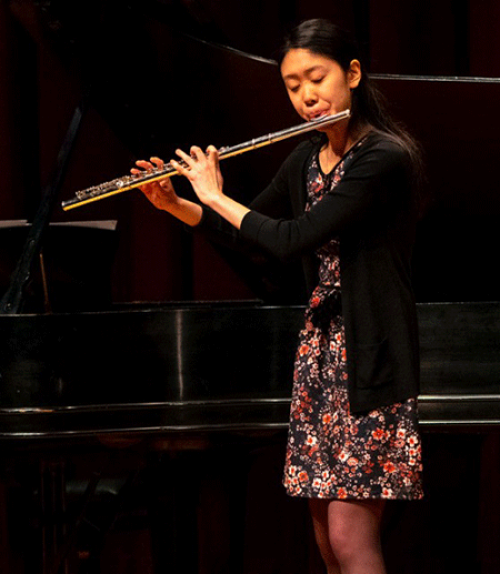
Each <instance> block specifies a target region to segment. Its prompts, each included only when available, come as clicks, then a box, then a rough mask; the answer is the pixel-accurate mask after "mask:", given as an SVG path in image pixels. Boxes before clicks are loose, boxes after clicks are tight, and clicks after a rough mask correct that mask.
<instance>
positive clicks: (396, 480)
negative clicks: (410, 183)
mask: <svg viewBox="0 0 500 574" xmlns="http://www.w3.org/2000/svg"><path fill="white" fill-rule="evenodd" d="M362 143H363V141H360V142H358V144H357V145H356V146H354V147H353V148H352V149H351V150H350V152H348V154H347V155H346V156H344V158H343V159H342V160H341V161H340V162H339V164H337V166H336V167H335V168H334V170H333V171H332V172H331V173H330V174H328V175H327V176H325V175H324V174H323V173H322V171H321V168H320V165H319V159H318V156H317V155H316V156H315V157H314V158H313V159H312V161H311V163H310V166H309V169H308V177H307V193H308V202H307V206H306V210H308V209H310V208H311V206H312V205H314V204H315V203H316V202H318V201H321V199H322V197H323V195H324V194H325V193H335V187H336V186H337V185H338V183H339V182H340V181H341V179H342V177H343V175H344V172H345V169H346V165H347V163H348V162H349V161H350V160H351V159H352V157H353V156H354V154H355V153H356V151H357V150H358V149H359V147H360V146H361V145H362ZM317 255H318V257H319V262H320V266H319V283H318V285H317V287H316V289H315V290H314V292H313V293H312V295H311V298H310V300H309V305H308V307H307V309H306V312H305V326H304V328H303V330H302V331H301V332H300V336H299V344H298V350H297V355H296V361H295V368H294V381H293V392H292V404H291V412H290V427H289V435H288V447H287V453H286V462H285V470H284V478H283V483H284V486H285V488H286V491H287V492H288V494H289V495H291V496H299V497H307V498H327V499H373V498H377V499H380V498H384V499H399V500H410V499H419V498H422V496H423V492H422V481H421V473H422V462H421V441H420V435H419V432H418V418H417V402H416V399H409V400H407V401H404V402H402V403H396V404H393V405H390V406H385V407H381V408H379V409H376V410H373V411H370V412H368V413H366V414H362V415H357V414H352V413H351V412H350V409H349V398H348V391H347V365H346V349H345V334H344V325H343V319H342V313H341V302H340V281H341V277H340V266H339V243H338V241H337V240H336V239H332V240H331V241H329V242H328V243H327V244H326V245H324V246H323V247H321V248H320V249H318V250H317Z"/></svg>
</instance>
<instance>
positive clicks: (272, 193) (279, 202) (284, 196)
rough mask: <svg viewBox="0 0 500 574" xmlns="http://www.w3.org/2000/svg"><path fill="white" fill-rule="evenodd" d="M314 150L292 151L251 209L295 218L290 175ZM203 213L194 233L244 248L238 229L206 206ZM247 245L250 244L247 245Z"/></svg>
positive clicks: (304, 147) (272, 216)
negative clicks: (289, 184) (304, 157)
mask: <svg viewBox="0 0 500 574" xmlns="http://www.w3.org/2000/svg"><path fill="white" fill-rule="evenodd" d="M310 147H311V146H310V145H304V143H302V144H299V145H298V146H297V147H296V148H295V150H293V151H292V153H291V154H290V155H289V156H288V157H287V158H286V159H285V161H284V162H283V164H282V165H281V167H280V169H279V170H278V172H277V173H276V175H275V176H274V177H273V179H272V181H271V182H270V184H269V185H268V186H267V187H266V188H265V189H264V190H263V191H262V192H261V193H260V194H259V195H257V196H256V197H255V198H254V199H253V200H252V201H251V203H250V204H249V208H250V209H251V210H252V211H255V212H256V213H260V214H261V215H263V216H265V217H269V218H277V217H278V218H279V217H291V216H292V206H291V202H290V192H289V186H288V182H289V174H290V171H291V169H293V167H294V166H295V165H297V162H298V163H299V164H302V163H303V161H304V160H303V159H298V158H299V157H300V158H302V156H304V155H308V154H309V153H310ZM202 210H203V212H202V218H201V221H200V223H199V224H198V225H197V226H195V227H194V228H190V230H191V231H194V232H201V233H203V234H205V235H206V236H208V237H209V238H210V239H212V240H214V241H216V242H217V243H221V244H223V245H226V246H229V247H232V248H239V247H243V246H242V245H240V244H241V240H242V239H243V240H244V238H243V237H242V236H241V234H240V232H239V231H238V230H237V229H236V228H235V227H233V226H232V225H231V224H230V223H229V222H228V221H226V220H225V219H224V218H222V217H221V216H220V215H219V214H218V213H216V212H215V211H213V210H212V209H210V208H209V207H207V206H204V205H202ZM243 243H247V242H245V241H243ZM247 245H248V243H247ZM254 245H255V244H254Z"/></svg>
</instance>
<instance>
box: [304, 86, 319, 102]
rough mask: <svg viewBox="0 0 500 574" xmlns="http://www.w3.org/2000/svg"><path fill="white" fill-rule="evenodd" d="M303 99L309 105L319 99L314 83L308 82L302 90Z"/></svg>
mask: <svg viewBox="0 0 500 574" xmlns="http://www.w3.org/2000/svg"><path fill="white" fill-rule="evenodd" d="M302 99H303V101H304V103H305V104H306V105H308V106H312V105H313V104H315V103H316V102H317V101H318V95H317V93H316V90H315V88H314V85H313V84H310V83H308V84H306V85H305V86H304V88H303V91H302Z"/></svg>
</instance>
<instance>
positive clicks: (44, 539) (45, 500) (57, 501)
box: [39, 459, 68, 574]
mask: <svg viewBox="0 0 500 574" xmlns="http://www.w3.org/2000/svg"><path fill="white" fill-rule="evenodd" d="M39 496H40V511H41V523H40V526H41V529H40V535H41V545H42V574H67V572H68V564H67V560H66V557H65V556H62V555H61V554H60V551H61V548H62V547H63V543H64V540H65V537H66V486H65V462H64V461H63V460H62V459H61V460H50V461H46V460H42V461H41V462H40V493H39Z"/></svg>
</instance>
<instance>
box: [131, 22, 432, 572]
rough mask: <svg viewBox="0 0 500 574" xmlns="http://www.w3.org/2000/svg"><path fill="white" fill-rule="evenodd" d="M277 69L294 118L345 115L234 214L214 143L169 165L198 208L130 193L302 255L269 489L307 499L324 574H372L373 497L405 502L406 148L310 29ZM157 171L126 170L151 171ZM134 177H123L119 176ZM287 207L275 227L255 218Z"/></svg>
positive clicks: (410, 337)
mask: <svg viewBox="0 0 500 574" xmlns="http://www.w3.org/2000/svg"><path fill="white" fill-rule="evenodd" d="M280 71H281V75H282V78H283V81H284V84H285V87H286V90H287V92H288V95H289V97H290V100H291V102H292V104H293V106H294V108H295V110H296V111H297V112H298V114H299V115H300V116H301V117H302V118H303V119H304V120H308V121H310V120H313V119H315V118H318V117H321V116H323V115H328V114H335V113H338V112H340V111H342V110H345V109H350V110H351V117H350V118H349V119H347V120H342V121H340V122H338V123H335V124H332V125H330V126H327V127H324V128H321V131H322V133H321V135H320V137H319V138H317V140H315V141H308V142H303V143H301V144H299V145H298V146H297V148H296V149H295V150H294V151H293V152H292V153H291V155H290V156H289V157H288V158H287V160H286V161H285V162H284V164H283V166H282V167H281V169H280V170H279V172H278V174H277V175H276V176H275V178H274V179H273V181H272V183H271V184H270V185H269V186H268V187H267V188H266V190H264V192H262V193H261V194H260V195H259V196H258V197H257V198H256V199H255V200H254V201H253V202H252V204H251V205H250V207H245V206H243V205H241V204H239V203H237V202H236V201H234V200H232V199H231V198H229V197H228V196H227V195H226V194H225V193H224V191H223V180H222V176H221V172H220V169H219V164H218V155H217V151H216V149H215V148H214V147H213V146H210V147H209V148H208V149H207V152H206V153H204V152H203V151H202V150H201V149H200V148H198V147H193V148H191V150H190V154H189V155H188V154H186V153H185V152H183V151H180V150H178V151H177V152H176V153H177V154H178V156H179V158H180V159H181V160H183V162H185V163H184V164H181V163H178V162H175V161H172V163H173V165H174V167H175V168H177V169H178V170H179V172H180V174H181V175H183V176H185V177H186V178H187V179H188V180H189V181H190V183H191V185H192V187H193V189H194V191H195V192H196V194H197V196H198V198H199V200H200V202H201V205H198V204H195V203H192V202H189V201H186V200H184V199H182V198H179V197H178V196H177V195H176V194H175V192H174V190H173V187H172V184H171V182H170V180H165V181H163V182H162V183H161V184H157V183H153V184H150V185H146V186H144V187H143V192H144V193H145V195H146V196H147V197H148V198H149V200H150V201H151V202H152V203H153V204H154V205H156V206H157V207H158V208H159V209H163V210H165V211H168V212H169V213H171V214H172V215H174V216H176V217H177V218H179V219H180V220H182V221H184V222H185V223H187V224H188V225H191V226H193V227H196V228H197V229H199V230H206V231H207V232H209V233H212V234H214V233H215V234H218V235H220V236H224V237H225V238H226V239H227V237H229V238H230V239H231V241H235V242H236V241H237V242H240V243H241V242H244V243H245V244H248V245H256V246H258V247H259V248H263V249H265V250H267V251H268V252H270V253H271V254H273V255H274V256H276V257H278V258H280V259H288V258H292V257H301V258H302V261H303V266H304V272H305V275H306V280H307V283H308V285H309V289H310V293H311V296H310V300H309V305H308V308H307V310H306V314H305V326H304V329H303V330H302V332H301V333H300V341H299V346H298V352H297V358H296V364H295V370H294V387H293V396H292V407H291V417H290V431H289V440H288V449H287V456H286V464H285V472H284V485H285V487H286V489H287V492H288V493H289V494H290V495H292V496H300V497H307V498H308V499H309V503H310V510H311V515H312V519H313V524H314V530H315V535H316V540H317V542H318V545H319V548H320V551H321V554H322V557H323V559H324V561H325V564H326V567H327V571H328V574H339V573H342V574H367V573H368V572H369V573H370V574H383V573H384V572H385V567H384V561H383V557H382V552H381V548H380V520H381V516H382V511H383V507H384V501H385V500H388V499H404V500H411V499H419V498H421V497H422V487H421V477H420V474H421V449H420V437H419V434H418V428H417V404H416V397H417V394H418V370H419V364H418V338H417V322H416V314H415V304H414V300H413V295H412V290H411V286H410V257H411V250H412V245H413V240H414V233H415V222H416V211H417V206H416V203H417V202H416V193H415V185H414V182H415V181H416V180H417V179H418V173H419V154H418V150H417V147H416V146H415V144H414V143H413V141H412V140H411V139H410V138H409V137H408V136H407V135H406V133H405V132H403V131H402V130H400V129H399V128H398V127H397V125H396V124H394V122H392V121H391V120H390V118H389V117H388V116H387V115H386V114H385V112H384V111H383V109H382V107H381V104H380V102H379V100H378V99H377V97H376V93H375V91H374V90H373V88H372V87H371V85H370V83H369V80H368V77H367V76H366V74H365V73H364V71H363V69H362V66H361V63H360V61H359V57H358V53H357V51H356V47H355V44H354V43H353V42H352V41H351V39H350V38H349V36H348V35H347V34H345V33H344V32H343V31H341V30H339V29H338V28H337V27H336V26H334V25H333V24H331V23H329V22H326V21H323V20H312V21H307V22H304V23H303V24H301V25H300V26H299V27H298V28H297V29H295V30H294V31H293V32H292V33H291V34H290V36H289V37H288V38H287V40H286V42H285V45H284V48H283V51H282V55H281V59H280ZM153 164H155V165H157V166H159V167H161V166H162V165H163V162H162V161H161V160H160V159H158V158H151V162H146V161H138V162H137V166H138V167H139V168H142V169H151V168H152V166H153ZM132 171H133V172H138V170H137V169H133V170H132ZM279 209H282V213H288V212H289V210H290V209H291V210H292V212H293V214H294V217H293V219H274V218H271V217H269V216H268V215H266V214H268V213H272V214H276V213H279V212H280V211H279Z"/></svg>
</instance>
